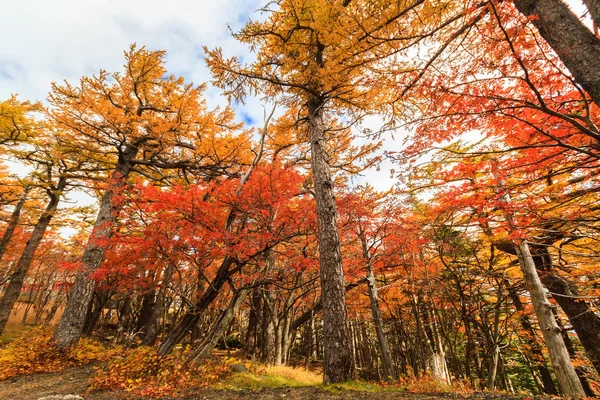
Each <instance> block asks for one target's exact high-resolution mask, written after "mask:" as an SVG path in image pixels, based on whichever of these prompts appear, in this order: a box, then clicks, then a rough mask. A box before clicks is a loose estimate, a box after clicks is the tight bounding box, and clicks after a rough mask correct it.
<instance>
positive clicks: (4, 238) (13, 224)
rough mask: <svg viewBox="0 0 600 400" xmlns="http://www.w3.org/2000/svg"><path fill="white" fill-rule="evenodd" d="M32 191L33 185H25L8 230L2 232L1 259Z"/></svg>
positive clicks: (7, 227)
mask: <svg viewBox="0 0 600 400" xmlns="http://www.w3.org/2000/svg"><path fill="white" fill-rule="evenodd" d="M30 191H31V186H25V187H24V188H23V193H21V196H20V197H19V201H17V204H16V205H15V209H14V210H13V212H12V214H11V216H10V220H9V221H8V225H7V226H6V230H5V231H4V233H3V234H2V238H1V239H0V260H2V256H3V255H4V252H5V251H6V248H7V247H8V243H9V242H10V239H11V238H12V235H13V233H14V232H15V229H16V227H17V225H18V224H19V217H20V216H21V211H22V210H23V205H24V204H25V200H27V196H28V195H29V192H30Z"/></svg>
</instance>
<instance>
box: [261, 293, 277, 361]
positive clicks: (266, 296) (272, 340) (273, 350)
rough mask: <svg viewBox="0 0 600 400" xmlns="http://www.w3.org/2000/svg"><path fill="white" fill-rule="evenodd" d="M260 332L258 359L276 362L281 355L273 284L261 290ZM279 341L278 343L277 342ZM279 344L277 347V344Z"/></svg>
mask: <svg viewBox="0 0 600 400" xmlns="http://www.w3.org/2000/svg"><path fill="white" fill-rule="evenodd" d="M262 298H263V301H262V304H263V307H262V311H263V314H262V323H261V326H262V332H261V341H260V361H261V362H262V363H264V364H268V365H274V364H276V360H277V357H278V356H279V357H281V341H280V340H278V339H279V338H280V337H281V334H280V332H279V335H277V336H278V337H276V334H275V330H276V329H278V328H279V327H276V326H275V316H276V313H275V291H274V290H273V286H272V285H269V286H268V287H265V289H264V291H263V292H262ZM278 342H279V343H278ZM278 344H279V347H277V345H278Z"/></svg>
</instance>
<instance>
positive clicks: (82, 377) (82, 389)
mask: <svg viewBox="0 0 600 400" xmlns="http://www.w3.org/2000/svg"><path fill="white" fill-rule="evenodd" d="M12 328H15V329H14V331H13V330H12V329H9V330H8V332H5V334H4V335H2V337H0V348H2V347H3V346H6V343H9V342H12V341H13V340H15V339H16V338H17V337H19V336H21V335H22V334H24V333H26V332H31V329H32V328H31V327H23V326H19V327H18V329H17V328H16V327H12ZM24 337H25V336H24ZM19 340H21V341H22V343H21V346H24V348H22V349H21V350H20V351H27V350H28V349H29V348H31V347H32V345H33V342H32V341H23V340H22V339H19ZM38 344H39V343H38ZM34 347H35V346H34ZM214 353H215V354H213V355H214V356H215V357H216V358H215V359H229V360H232V359H233V357H231V355H232V354H230V353H229V352H225V351H215V352H214ZM13 354H15V353H13ZM233 355H235V354H233ZM13 358H14V357H13ZM7 359H10V357H9V358H6V357H5V358H4V360H7ZM36 363H37V365H41V366H43V365H44V363H43V362H42V363H41V364H40V363H39V361H36ZM107 365H108V364H107V361H94V362H92V363H91V364H87V365H83V366H78V367H71V368H67V369H63V370H61V371H59V372H50V373H36V374H29V375H20V376H16V377H12V378H8V379H6V380H3V381H0V400H77V399H85V400H124V399H132V400H141V399H144V398H143V397H139V396H136V395H133V394H132V393H131V392H126V391H118V390H92V389H91V386H92V378H94V377H97V375H98V373H99V370H102V369H106V367H107ZM48 366H49V367H51V365H50V364H48ZM0 367H2V365H0ZM49 370H50V368H49ZM258 370H260V371H258ZM258 370H257V369H253V368H251V369H250V370H248V371H246V372H241V373H231V372H230V373H228V374H226V375H225V376H222V377H221V378H217V377H216V376H215V378H214V379H215V380H213V378H208V377H207V379H203V380H202V381H204V382H208V383H207V385H208V386H209V387H202V388H197V389H196V388H192V389H189V390H186V391H185V392H183V395H182V396H180V397H177V399H179V400H218V399H224V400H237V399H254V400H274V399H278V400H282V399H284V400H301V399H302V400H304V399H324V400H333V399H366V400H380V399H381V400H388V399H389V400H391V399H405V400H435V399H439V400H442V399H465V400H487V399H502V400H509V399H516V398H519V397H515V396H507V395H500V394H498V393H475V394H469V395H466V394H465V393H464V392H447V391H445V392H440V393H420V392H421V390H417V391H418V392H419V393H412V392H409V391H406V390H405V391H402V390H401V389H400V388H390V387H382V386H379V385H375V384H371V383H367V382H362V381H355V382H349V383H347V384H342V385H329V386H323V385H322V384H321V381H322V375H321V371H320V365H318V364H317V365H311V364H308V365H304V366H297V367H289V366H280V367H264V366H261V367H260V368H258ZM122 372H125V371H122ZM209 376H211V375H209ZM426 390H431V389H426ZM434 390H437V389H434ZM446 390H447V389H446ZM167 398H169V397H166V398H165V399H167Z"/></svg>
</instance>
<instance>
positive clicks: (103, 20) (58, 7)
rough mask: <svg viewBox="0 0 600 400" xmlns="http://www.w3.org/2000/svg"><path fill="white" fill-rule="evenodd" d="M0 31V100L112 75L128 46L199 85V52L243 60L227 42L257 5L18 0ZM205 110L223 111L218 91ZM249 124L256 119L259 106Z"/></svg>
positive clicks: (239, 49)
mask: <svg viewBox="0 0 600 400" xmlns="http://www.w3.org/2000/svg"><path fill="white" fill-rule="evenodd" d="M5 3H6V4H3V6H2V14H3V23H2V24H0V37H2V38H3V44H2V46H0V99H6V98H8V97H9V96H10V94H11V93H19V94H20V98H21V99H22V100H24V99H31V100H43V99H45V98H46V96H47V93H48V91H49V89H50V82H52V81H62V80H68V81H70V82H77V81H78V80H79V78H80V77H81V76H84V75H91V74H95V73H97V72H98V71H99V70H100V69H101V68H102V69H105V70H107V71H118V70H120V68H121V66H122V65H123V63H124V59H123V51H124V50H125V49H127V48H128V47H129V45H130V44H132V43H134V42H136V43H137V44H138V45H145V46H147V47H148V48H150V49H157V50H158V49H161V50H166V51H167V56H166V60H167V68H168V70H169V72H170V73H173V74H175V75H183V76H184V77H185V78H186V79H187V80H188V81H192V82H194V83H196V84H200V83H202V82H204V81H206V80H208V79H209V78H210V77H209V73H208V69H207V68H206V65H205V63H204V61H203V59H202V58H203V56H204V53H203V51H202V46H203V45H206V46H208V47H209V48H213V47H217V46H219V47H222V48H223V50H224V52H225V53H226V54H228V55H238V56H241V57H244V58H248V56H249V53H248V50H247V47H246V46H245V45H243V44H240V43H238V42H236V41H235V39H233V38H232V37H231V34H230V30H229V28H228V26H230V27H231V29H233V30H234V31H235V30H238V29H240V28H241V27H242V26H243V25H244V23H245V22H246V21H247V19H248V18H249V17H250V16H251V15H253V14H254V11H255V10H256V9H257V8H258V7H259V6H260V1H259V0H221V1H191V0H173V1H170V2H168V3H167V2H160V1H156V0H147V1H142V0H20V1H11V2H8V1H7V2H5ZM207 97H208V100H209V104H211V105H213V106H214V105H216V104H223V100H222V98H220V95H219V92H218V91H216V90H214V89H213V90H210V91H209V93H207ZM247 112H250V115H251V116H252V117H255V118H258V119H259V120H260V118H262V109H261V108H260V107H251V109H250V110H248V111H247Z"/></svg>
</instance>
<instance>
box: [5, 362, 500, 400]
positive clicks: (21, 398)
mask: <svg viewBox="0 0 600 400" xmlns="http://www.w3.org/2000/svg"><path fill="white" fill-rule="evenodd" d="M93 374H94V366H86V367H78V368H71V369H68V370H65V371H61V372H56V373H50V374H37V375H27V376H21V377H18V378H14V379H9V380H7V381H4V382H0V400H39V399H44V398H45V399H44V400H63V399H64V400H67V399H68V400H75V399H85V400H124V399H136V400H140V398H136V397H133V396H131V394H129V393H124V392H94V393H87V390H88V381H89V378H90V377H91V376H92V375H93ZM67 395H72V396H68V397H63V396H67ZM78 396H80V397H78ZM473 398H476V399H477V400H480V399H486V398H487V399H489V398H500V397H496V396H493V395H489V394H488V395H484V396H482V395H479V396H473V397H472V398H471V399H473ZM183 399H185V400H238V399H253V400H275V399H277V400H317V399H318V400H334V399H335V400H341V399H366V400H393V399H403V400H441V399H462V397H461V396H456V395H452V394H448V393H444V394H439V395H416V394H411V393H401V392H388V393H367V392H348V391H347V392H344V393H340V394H336V393H332V392H330V391H326V390H323V389H319V388H315V387H303V388H277V389H265V390H260V391H251V390H216V389H199V390H198V391H197V392H196V393H193V394H190V395H189V396H186V397H184V398H183ZM183 399H182V400H183ZM504 399H507V397H504Z"/></svg>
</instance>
